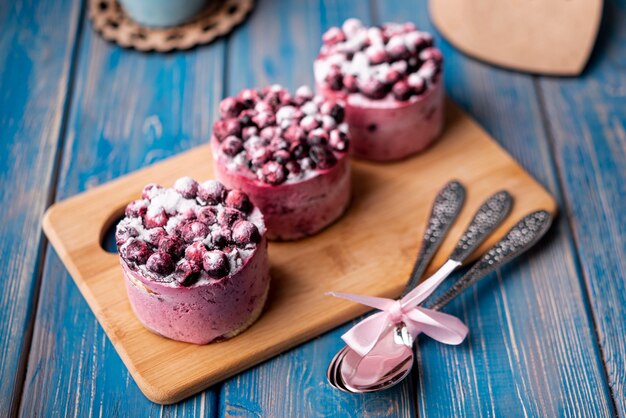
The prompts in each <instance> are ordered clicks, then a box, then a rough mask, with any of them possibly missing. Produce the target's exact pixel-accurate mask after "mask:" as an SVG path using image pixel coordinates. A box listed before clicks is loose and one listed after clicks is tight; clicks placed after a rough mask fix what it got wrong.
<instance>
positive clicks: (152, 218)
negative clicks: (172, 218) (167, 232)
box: [143, 209, 168, 229]
mask: <svg viewBox="0 0 626 418" xmlns="http://www.w3.org/2000/svg"><path fill="white" fill-rule="evenodd" d="M143 219H144V222H143V223H144V225H145V227H146V228H148V229H149V228H156V227H157V226H165V224H167V219H168V217H167V214H166V213H165V210H163V209H161V210H160V211H158V212H157V213H147V214H146V216H144V218H143Z"/></svg>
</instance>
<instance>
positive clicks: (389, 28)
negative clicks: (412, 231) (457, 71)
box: [314, 19, 444, 161]
mask: <svg viewBox="0 0 626 418" xmlns="http://www.w3.org/2000/svg"><path fill="white" fill-rule="evenodd" d="M442 67H443V57H442V55H441V52H440V51H439V50H438V49H437V48H435V47H434V46H433V38H432V36H431V35H430V34H428V33H426V32H420V31H418V30H417V29H416V28H415V25H413V24H412V23H405V24H399V23H386V24H384V25H382V26H380V27H367V26H364V25H363V24H362V23H361V22H360V21H359V20H357V19H348V20H346V21H345V23H344V24H343V25H342V27H341V28H338V27H334V28H331V29H329V30H328V31H327V32H326V33H325V34H324V37H323V45H322V48H321V50H320V53H319V55H318V57H317V59H316V60H315V64H314V70H315V80H316V85H317V89H318V92H319V93H320V94H322V95H323V96H324V97H326V98H328V99H333V100H343V101H344V102H345V108H346V122H347V123H348V127H349V133H350V140H351V144H352V153H353V155H355V156H357V157H360V158H364V159H368V160H374V161H391V160H398V159H402V158H405V157H408V156H410V155H412V154H415V153H416V152H419V151H421V150H423V149H425V148H426V147H428V146H429V145H430V144H432V143H433V142H434V141H435V140H436V139H437V138H438V137H439V135H440V134H441V130H442V127H443V107H444V103H443V99H444V94H443V87H442V77H441V72H442Z"/></svg>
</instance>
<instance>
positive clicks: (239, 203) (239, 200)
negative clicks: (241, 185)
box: [225, 153, 289, 213]
mask: <svg viewBox="0 0 626 418" xmlns="http://www.w3.org/2000/svg"><path fill="white" fill-rule="evenodd" d="M287 155H289V153H287ZM225 203H226V206H230V207H231V208H235V209H237V210H240V211H242V212H245V213H248V212H250V210H251V209H252V203H251V202H250V199H249V198H248V195H247V194H245V193H244V192H242V191H241V190H237V189H234V190H231V191H230V192H228V195H227V196H226V201H225Z"/></svg>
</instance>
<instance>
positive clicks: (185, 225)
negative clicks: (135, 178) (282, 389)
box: [115, 177, 270, 344]
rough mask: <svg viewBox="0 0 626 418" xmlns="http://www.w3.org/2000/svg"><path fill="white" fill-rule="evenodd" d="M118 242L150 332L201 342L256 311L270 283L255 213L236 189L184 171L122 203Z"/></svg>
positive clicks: (243, 323)
mask: <svg viewBox="0 0 626 418" xmlns="http://www.w3.org/2000/svg"><path fill="white" fill-rule="evenodd" d="M125 215H126V216H125V217H124V218H123V219H122V220H121V221H120V222H119V224H118V225H117V229H116V236H115V238H116V242H117V248H118V251H119V254H120V262H121V264H122V270H123V272H124V278H125V281H126V289H127V291H128V297H129V299H130V303H131V306H132V308H133V310H134V311H135V314H136V315H137V317H138V318H139V320H140V321H141V322H142V323H143V324H144V325H145V326H146V328H148V329H150V330H151V331H153V332H155V333H157V334H160V335H162V336H164V337H168V338H171V339H174V340H179V341H185V342H190V343H195V344H206V343H209V342H211V341H213V340H215V339H223V338H230V337H233V336H234V335H236V334H238V333H239V332H241V331H243V330H244V329H245V328H247V327H248V326H250V325H251V324H252V323H253V322H254V321H255V320H256V318H257V317H258V316H259V315H260V314H261V310H262V309H263V305H264V304H265V299H266V298H267V291H268V289H269V281H270V277H269V264H268V260H267V240H266V238H265V225H264V222H263V215H262V214H261V211H260V210H259V209H258V208H256V207H255V206H254V205H253V204H252V203H251V202H250V200H249V199H248V196H247V195H246V194H245V193H243V192H241V191H239V190H230V189H227V188H226V187H224V185H222V184H221V183H220V182H218V181H217V180H208V181H206V182H204V183H201V184H198V183H197V182H196V181H195V180H193V179H191V178H189V177H183V178H181V179H179V180H177V181H176V183H174V187H173V188H171V189H167V188H163V187H161V186H159V185H156V184H149V185H147V186H146V187H145V188H144V189H143V193H142V195H141V199H139V200H135V201H134V202H131V203H129V204H128V206H127V207H126V212H125Z"/></svg>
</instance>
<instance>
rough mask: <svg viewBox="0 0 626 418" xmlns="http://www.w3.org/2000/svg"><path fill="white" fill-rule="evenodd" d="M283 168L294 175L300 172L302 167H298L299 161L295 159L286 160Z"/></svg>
mask: <svg viewBox="0 0 626 418" xmlns="http://www.w3.org/2000/svg"><path fill="white" fill-rule="evenodd" d="M285 168H286V169H287V171H289V173H291V174H293V175H295V176H297V175H298V174H300V173H301V172H302V167H300V163H298V162H297V161H288V162H287V163H286V164H285Z"/></svg>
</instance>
